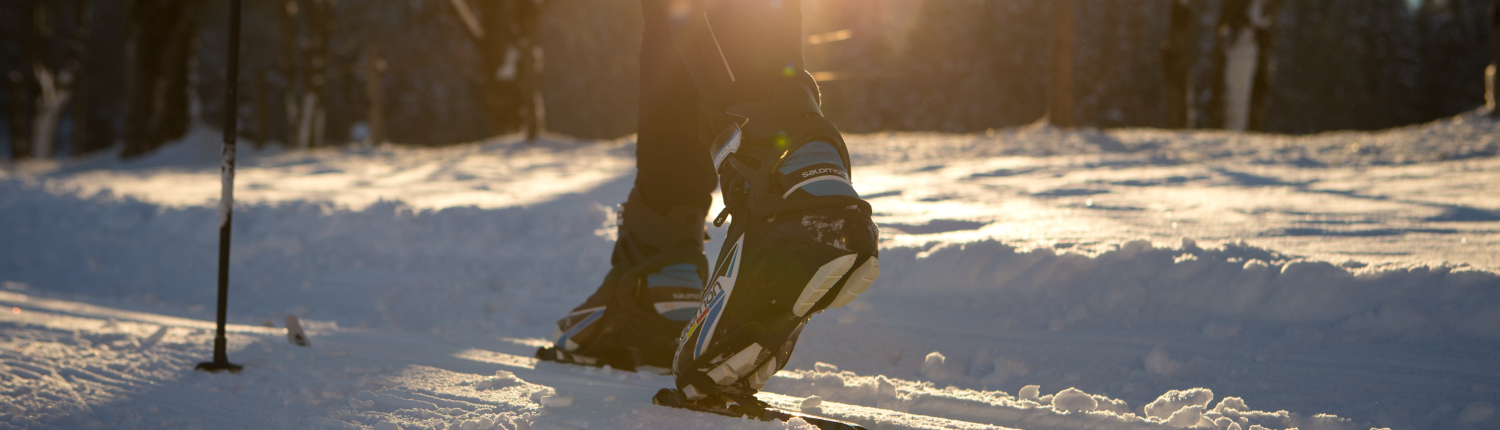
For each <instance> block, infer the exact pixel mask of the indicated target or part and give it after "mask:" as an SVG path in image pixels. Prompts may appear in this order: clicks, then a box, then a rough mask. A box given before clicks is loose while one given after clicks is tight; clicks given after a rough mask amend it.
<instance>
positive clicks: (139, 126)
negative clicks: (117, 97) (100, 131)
mask: <svg viewBox="0 0 1500 430" xmlns="http://www.w3.org/2000/svg"><path fill="white" fill-rule="evenodd" d="M199 5H200V2H199V1H198V0H136V1H135V3H134V5H133V8H132V10H131V11H130V17H129V20H130V23H129V30H128V33H129V35H128V36H127V41H126V53H125V58H126V59H125V62H126V71H125V74H126V78H125V132H124V141H125V145H124V148H123V149H122V150H121V152H120V156H121V157H125V158H130V157H136V156H140V155H144V154H147V153H149V152H151V151H154V150H156V148H159V147H161V146H162V145H163V144H165V143H166V142H167V141H170V140H172V139H176V138H179V137H182V136H183V135H184V134H186V133H187V130H188V126H189V122H190V116H189V115H190V114H189V112H188V110H189V100H188V69H189V65H188V57H189V56H190V55H191V54H192V49H193V39H194V38H195V37H196V34H197V20H196V19H194V18H195V17H196V15H197V11H198V7H199Z"/></svg>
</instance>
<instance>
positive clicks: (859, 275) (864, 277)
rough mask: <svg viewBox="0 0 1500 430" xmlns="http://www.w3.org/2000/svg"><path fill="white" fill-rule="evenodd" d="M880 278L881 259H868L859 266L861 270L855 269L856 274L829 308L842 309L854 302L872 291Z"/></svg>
mask: <svg viewBox="0 0 1500 430" xmlns="http://www.w3.org/2000/svg"><path fill="white" fill-rule="evenodd" d="M879 277H880V259H877V258H875V257H870V258H869V259H866V260H865V263H864V264H861V265H859V268H857V269H854V273H852V274H850V275H849V280H848V281H845V282H844V288H842V289H840V290H839V295H838V297H834V298H833V302H832V303H829V304H828V308H829V309H832V308H842V307H844V305H847V304H849V302H852V301H854V299H855V298H856V297H859V295H860V294H863V293H864V292H865V290H868V289H870V285H871V284H874V283H875V278H879Z"/></svg>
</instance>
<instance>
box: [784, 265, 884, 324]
mask: <svg viewBox="0 0 1500 430" xmlns="http://www.w3.org/2000/svg"><path fill="white" fill-rule="evenodd" d="M858 257H859V256H858V255H855V254H849V255H845V256H842V257H839V258H835V259H833V261H829V262H828V263H826V264H823V267H819V268H818V272H817V273H814V274H813V276H812V278H811V279H808V280H807V286H806V287H803V288H802V294H801V295H799V296H797V303H793V304H792V314H793V315H796V316H799V317H800V316H806V315H807V312H808V311H811V310H812V308H813V305H814V304H817V303H818V300H822V299H823V295H825V294H828V289H829V288H833V285H834V284H837V283H838V282H839V279H843V277H844V274H846V273H849V268H850V267H851V266H854V260H855V259H857V258H858ZM851 281H852V279H851ZM868 287H869V286H866V288H868ZM855 295H858V293H855ZM851 300H853V299H851Z"/></svg>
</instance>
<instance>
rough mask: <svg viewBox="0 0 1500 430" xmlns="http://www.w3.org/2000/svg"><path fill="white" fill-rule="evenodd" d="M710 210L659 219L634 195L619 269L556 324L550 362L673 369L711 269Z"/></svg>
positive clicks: (676, 211) (615, 258)
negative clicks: (707, 245)
mask: <svg viewBox="0 0 1500 430" xmlns="http://www.w3.org/2000/svg"><path fill="white" fill-rule="evenodd" d="M706 215H707V214H706V212H705V211H704V210H703V209H696V208H690V207H685V206H679V207H676V208H673V209H672V210H671V211H670V212H668V213H667V214H665V215H662V214H658V213H656V212H655V211H653V210H652V209H651V208H650V207H648V206H647V205H646V204H645V203H644V202H643V200H642V199H641V196H640V193H639V192H638V191H635V190H632V191H631V193H630V197H629V198H628V199H627V200H626V201H625V204H624V205H623V208H622V210H621V213H620V223H619V230H618V231H619V239H618V240H616V242H615V248H614V253H613V255H612V256H611V257H610V263H611V265H612V266H613V267H612V268H611V269H610V271H609V274H607V275H605V277H604V283H603V284H602V285H600V286H599V289H598V290H597V291H595V292H594V295H593V296H590V297H589V298H588V300H585V301H584V302H583V304H581V305H579V306H578V307H577V308H574V309H573V311H572V312H570V313H568V315H567V316H565V317H563V318H562V319H561V320H558V321H557V327H556V328H555V329H554V331H553V333H552V345H551V346H546V347H542V348H539V349H537V352H536V357H537V358H538V359H540V360H545V361H557V362H563V363H572V364H580V365H587V366H606V365H607V366H610V367H612V368H615V369H622V370H630V371H635V370H643V371H654V372H656V373H662V374H665V373H667V372H668V371H670V368H671V364H672V352H673V351H675V350H676V347H677V335H678V334H679V333H681V332H682V328H683V327H684V326H685V325H687V321H688V320H689V319H691V318H692V316H693V315H694V311H695V310H696V309H697V306H698V303H699V301H700V296H701V292H702V288H703V278H704V276H705V275H707V272H708V259H707V258H706V257H704V256H703V242H704V239H705V237H706V232H705V231H704V218H705V217H706Z"/></svg>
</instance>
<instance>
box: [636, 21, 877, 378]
mask: <svg viewBox="0 0 1500 430" xmlns="http://www.w3.org/2000/svg"><path fill="white" fill-rule="evenodd" d="M800 7H801V5H800V2H798V1H795V0H782V1H750V0H700V1H679V0H664V1H648V2H646V10H647V20H648V21H650V20H652V19H659V20H663V21H665V22H667V24H668V27H670V29H671V32H672V41H673V44H674V46H676V48H677V51H678V53H679V54H680V55H681V56H682V60H683V63H684V64H685V65H686V67H687V69H688V71H689V73H690V74H691V75H692V77H693V81H694V83H695V84H696V86H697V87H698V90H699V93H700V95H701V96H702V98H703V100H704V104H703V106H702V107H701V109H700V111H701V113H700V115H699V117H700V118H701V124H702V125H701V126H700V130H701V131H703V132H704V133H703V137H704V140H705V141H707V142H709V145H708V148H705V149H707V150H708V151H709V154H710V155H711V157H712V161H711V163H712V165H713V167H714V169H715V170H716V171H717V173H718V174H719V186H720V189H721V190H722V191H723V196H724V203H725V206H726V208H727V209H726V213H725V214H721V215H720V217H718V218H716V220H715V222H716V223H718V222H722V221H723V220H724V215H732V216H733V223H732V224H731V225H730V227H729V232H728V236H727V237H726V238H725V242H724V248H723V249H722V250H721V251H720V253H719V261H718V262H717V263H716V264H715V266H714V270H713V272H712V274H711V275H710V277H709V279H708V282H707V284H706V285H707V288H706V289H705V290H704V291H703V303H702V305H700V307H699V308H698V314H697V316H695V317H694V319H693V320H692V321H691V322H690V323H689V324H688V327H687V329H686V330H684V331H683V332H682V338H681V339H680V340H679V346H678V350H677V354H676V357H675V360H674V361H673V370H674V373H675V374H676V375H677V377H676V379H677V381H676V382H677V387H678V388H679V389H681V393H682V394H683V395H684V397H685V398H688V399H694V400H697V399H706V400H703V401H706V402H713V401H715V400H713V398H719V399H721V400H722V399H740V400H745V399H752V398H753V397H746V396H747V395H748V394H750V393H753V392H755V391H756V390H759V389H760V388H761V387H762V386H764V384H765V383H766V381H767V380H768V379H769V378H770V376H771V375H772V374H774V373H775V372H776V371H777V370H780V369H781V367H782V366H785V365H786V362H787V359H788V358H789V357H790V355H791V352H792V348H793V346H795V344H796V341H797V337H798V335H799V334H800V333H801V330H802V327H803V325H804V324H806V322H807V320H808V318H810V317H811V315H812V314H813V313H816V312H818V311H821V310H823V309H826V308H831V307H840V306H843V305H845V304H847V303H849V301H850V300H853V299H854V298H855V297H856V296H858V295H859V294H860V293H862V292H863V291H864V290H865V289H866V288H868V287H869V286H870V284H871V283H872V282H874V280H875V278H876V277H877V276H878V275H879V265H878V260H877V257H878V243H877V242H878V230H877V229H876V227H875V224H874V223H873V222H871V220H870V214H871V212H870V206H869V204H867V203H866V202H865V201H864V200H862V199H860V198H859V196H858V194H857V193H856V192H855V191H854V188H853V185H852V183H851V182H850V176H849V167H850V162H849V153H848V150H847V148H846V147H845V145H844V141H843V138H842V136H841V135H840V134H839V132H838V130H837V128H835V127H834V126H833V124H832V123H830V122H829V121H828V120H827V119H825V118H824V117H823V113H822V111H821V108H820V107H819V103H820V100H819V94H818V90H817V84H816V82H814V81H813V79H812V77H811V75H810V74H808V73H807V72H806V71H804V70H803V69H802V58H801V57H802V56H801V38H802V36H801V35H802V32H801V13H800ZM730 402H732V403H740V401H738V400H730Z"/></svg>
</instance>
